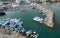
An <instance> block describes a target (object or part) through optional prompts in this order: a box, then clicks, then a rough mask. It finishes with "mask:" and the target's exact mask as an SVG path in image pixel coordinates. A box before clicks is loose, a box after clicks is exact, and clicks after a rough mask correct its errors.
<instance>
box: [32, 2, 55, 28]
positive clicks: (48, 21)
mask: <svg viewBox="0 0 60 38" xmlns="http://www.w3.org/2000/svg"><path fill="white" fill-rule="evenodd" d="M31 6H37V7H35V8H36V9H38V10H41V11H42V12H43V13H45V14H46V17H45V19H44V24H45V25H47V26H48V27H51V28H52V27H54V23H53V15H54V13H53V12H52V11H50V10H48V9H46V8H45V7H44V6H42V5H40V4H36V3H33V4H31Z"/></svg>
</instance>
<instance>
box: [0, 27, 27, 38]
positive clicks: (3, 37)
mask: <svg viewBox="0 0 60 38" xmlns="http://www.w3.org/2000/svg"><path fill="white" fill-rule="evenodd" d="M3 32H4V29H1V28H0V38H27V37H26V36H22V35H21V34H20V35H19V37H16V34H13V33H12V34H11V35H8V34H4V33H3Z"/></svg>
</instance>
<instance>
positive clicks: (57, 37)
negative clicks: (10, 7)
mask: <svg viewBox="0 0 60 38" xmlns="http://www.w3.org/2000/svg"><path fill="white" fill-rule="evenodd" d="M46 8H48V9H50V10H52V11H53V12H55V23H56V24H55V27H54V29H50V28H48V27H46V26H45V25H43V24H40V23H38V22H35V21H33V20H32V19H33V17H35V16H39V17H41V18H44V16H43V15H42V13H41V11H39V10H36V9H32V8H29V12H28V13H24V12H21V11H20V10H18V11H7V12H6V15H5V16H0V19H4V18H7V17H11V18H21V19H22V21H23V22H24V24H23V26H24V27H25V29H26V30H30V29H31V30H33V31H36V32H37V33H38V34H39V37H38V38H60V5H55V6H51V5H48V7H46Z"/></svg>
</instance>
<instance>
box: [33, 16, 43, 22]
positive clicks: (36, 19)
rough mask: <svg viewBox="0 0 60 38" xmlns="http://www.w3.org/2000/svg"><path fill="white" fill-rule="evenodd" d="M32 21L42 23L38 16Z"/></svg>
mask: <svg viewBox="0 0 60 38" xmlns="http://www.w3.org/2000/svg"><path fill="white" fill-rule="evenodd" d="M33 20H34V21H38V22H39V23H43V18H40V17H38V16H36V17H34V18H33Z"/></svg>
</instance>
